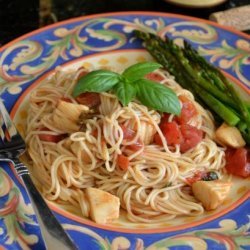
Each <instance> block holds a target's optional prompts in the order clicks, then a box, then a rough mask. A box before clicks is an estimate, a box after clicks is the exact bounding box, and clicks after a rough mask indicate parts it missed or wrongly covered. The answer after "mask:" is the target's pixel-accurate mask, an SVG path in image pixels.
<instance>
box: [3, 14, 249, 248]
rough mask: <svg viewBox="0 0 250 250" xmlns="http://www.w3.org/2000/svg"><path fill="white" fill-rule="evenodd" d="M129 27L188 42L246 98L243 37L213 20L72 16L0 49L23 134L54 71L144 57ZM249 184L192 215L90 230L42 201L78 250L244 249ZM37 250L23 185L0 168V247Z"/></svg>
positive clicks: (8, 100)
mask: <svg viewBox="0 0 250 250" xmlns="http://www.w3.org/2000/svg"><path fill="white" fill-rule="evenodd" d="M134 29H141V30H144V31H147V32H156V33H157V34H159V35H160V36H164V35H165V34H167V35H168V36H169V37H171V38H173V39H174V40H175V41H176V42H177V43H178V42H180V41H181V40H182V39H186V40H188V41H189V42H190V43H191V44H192V45H193V46H194V47H195V48H197V49H198V51H199V52H200V53H201V54H202V55H203V56H204V57H205V58H206V59H207V60H209V61H210V62H211V63H213V64H214V65H216V66H217V67H219V68H221V69H222V70H223V72H224V73H225V75H226V76H227V77H228V78H229V79H230V80H231V81H232V82H233V83H235V86H236V87H237V88H238V89H239V90H240V91H241V93H242V97H243V98H245V99H247V100H249V94H250V38H249V36H248V35H246V34H243V33H240V32H237V31H233V30H230V29H229V28H226V27H222V26H219V25H217V24H215V23H212V22H209V21H204V20H201V19H196V18H191V17H187V16H181V15H175V14H166V13H154V12H124V13H107V14H101V15H93V16H86V17H79V18H75V19H71V20H68V21H64V22H60V23H57V24H54V25H51V26H47V27H45V28H42V29H39V30H37V31H34V32H32V33H29V34H27V35H24V36H22V37H20V38H18V39H16V40H14V41H12V42H10V43H9V44H7V45H5V46H3V47H2V48H0V98H1V99H2V100H3V101H4V104H5V105H6V107H7V109H8V110H9V112H10V114H11V117H12V118H13V119H14V121H15V123H16V126H17V128H18V130H19V131H20V133H23V131H24V126H25V118H26V116H27V106H28V96H29V93H30V91H31V90H32V89H33V88H35V87H37V86H39V85H40V84H42V83H43V82H44V81H45V80H46V79H47V77H49V76H50V75H51V74H52V73H53V70H54V69H55V68H56V67H57V66H59V65H60V66H61V67H62V69H63V70H64V69H66V70H67V69H69V68H73V69H74V68H77V67H79V66H84V67H86V68H89V69H93V68H97V67H100V66H105V67H111V68H112V67H116V68H118V69H122V68H125V67H127V66H129V65H131V64H133V63H136V62H140V61H145V60H152V58H151V56H150V55H149V54H148V53H147V52H146V51H145V50H144V49H143V46H142V44H141V42H140V41H138V40H137V39H135V37H134V36H133V30H134ZM249 190H250V182H249V178H248V179H244V180H243V179H237V178H235V179H234V188H233V190H232V194H231V196H230V197H229V198H228V199H227V200H226V201H224V202H223V204H222V205H221V207H220V209H218V210H216V211H214V212H209V213H206V214H205V215H204V216H201V217H199V218H193V217H185V218H179V219H177V220H174V221H170V222H166V223H165V222H162V223H161V224H157V225H144V224H132V223H131V222H127V221H126V220H125V219H124V218H122V219H121V220H119V221H118V222H115V223H113V224H111V225H104V226H101V225H97V224H95V223H93V222H91V221H89V220H88V219H84V218H81V217H80V216H78V215H73V214H71V213H69V212H67V211H64V210H63V209H61V208H60V207H58V206H57V205H56V204H52V203H49V205H50V207H51V209H52V210H53V211H54V213H55V215H56V217H57V218H58V220H59V221H60V222H61V223H62V225H63V227H64V228H65V229H66V230H67V231H68V233H69V234H70V236H71V237H72V239H73V240H74V242H75V243H76V245H77V246H78V248H79V249H88V250H91V249H94V250H95V249H97V250H98V249H102V250H104V249H105V250H106V249H107V250H111V249H112V250H122V249H123V250H125V249H131V250H143V249H147V250H153V249H154V250H160V249H161V250H163V249H194V250H196V249H197V250H198V249H199V250H205V249H230V250H233V249H250V234H249V229H250V220H249V219H250V200H249V196H250V191H249ZM2 249H45V247H44V244H43V241H42V238H41V234H40V230H39V226H38V224H37V221H36V218H35V215H34V212H33V210H32V207H31V204H30V201H29V199H28V196H27V193H26V191H25V188H24V187H23V185H22V183H21V182H20V180H19V179H18V177H17V176H16V175H15V172H14V170H13V168H12V166H9V165H8V164H5V163H0V250H2Z"/></svg>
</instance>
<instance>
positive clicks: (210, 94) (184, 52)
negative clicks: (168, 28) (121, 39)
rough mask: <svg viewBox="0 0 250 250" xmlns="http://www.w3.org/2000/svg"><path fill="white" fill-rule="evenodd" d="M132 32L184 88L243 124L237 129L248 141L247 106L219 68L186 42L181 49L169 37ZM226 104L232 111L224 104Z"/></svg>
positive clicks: (229, 120)
mask: <svg viewBox="0 0 250 250" xmlns="http://www.w3.org/2000/svg"><path fill="white" fill-rule="evenodd" d="M135 34H136V36H137V37H138V38H141V39H142V40H143V41H144V43H145V47H146V48H147V49H148V51H149V52H150V53H151V55H152V56H153V57H155V59H156V60H157V61H159V62H160V63H161V64H162V65H163V66H164V67H166V68H167V69H168V71H169V72H170V73H171V74H173V75H174V76H175V77H176V80H177V81H178V82H179V83H180V84H181V85H182V86H183V87H184V88H187V89H189V90H191V91H192V92H193V93H194V94H195V97H196V98H197V97H199V99H202V101H203V102H205V103H206V104H207V106H209V108H210V109H212V110H213V111H214V112H215V113H217V115H219V116H220V117H221V118H222V119H223V120H224V121H226V122H227V123H228V124H229V125H232V126H234V125H237V124H238V123H239V122H241V125H242V124H245V125H244V126H240V128H239V129H240V131H241V132H242V135H243V136H244V137H245V139H246V141H247V142H248V144H250V126H249V124H250V123H249V121H250V119H249V117H250V113H249V111H248V107H247V105H245V103H244V102H243V101H242V100H241V98H240V97H239V95H238V93H237V92H236V91H235V90H234V88H233V86H232V84H231V83H230V82H228V81H227V79H226V78H225V77H224V75H223V74H222V73H221V72H220V71H218V70H217V69H216V68H215V67H214V66H212V65H211V64H209V63H208V62H207V61H206V60H205V59H204V58H203V57H201V56H199V54H198V53H197V52H196V51H195V50H194V49H192V48H191V46H190V45H189V44H187V42H186V43H185V47H184V49H181V48H180V47H178V46H177V45H175V44H173V42H172V41H171V40H169V39H167V41H163V40H162V39H161V38H160V37H158V36H156V35H154V34H147V33H144V32H142V31H138V30H137V31H135ZM227 90H229V91H228V92H229V94H227ZM198 101H199V100H198ZM228 104H229V105H230V106H231V107H232V108H234V109H235V110H234V109H232V108H230V107H227V105H228ZM242 118H243V119H242ZM243 127H244V129H243Z"/></svg>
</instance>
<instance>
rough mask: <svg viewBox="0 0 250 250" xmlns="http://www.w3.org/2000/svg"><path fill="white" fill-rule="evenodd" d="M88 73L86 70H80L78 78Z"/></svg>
mask: <svg viewBox="0 0 250 250" xmlns="http://www.w3.org/2000/svg"><path fill="white" fill-rule="evenodd" d="M81 69H84V67H81ZM88 73H89V71H87V70H85V71H82V72H81V73H80V74H79V76H78V79H80V78H82V77H83V76H86V75H87V74H88Z"/></svg>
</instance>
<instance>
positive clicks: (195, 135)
mask: <svg viewBox="0 0 250 250" xmlns="http://www.w3.org/2000/svg"><path fill="white" fill-rule="evenodd" d="M180 130H181V133H182V136H183V141H182V143H181V144H180V150H181V152H182V153H185V152H186V151H188V150H189V149H191V148H194V147H195V146H196V145H197V144H198V143H199V142H201V140H202V137H203V132H202V130H200V129H198V128H196V127H194V126H191V125H188V124H182V125H181V126H180Z"/></svg>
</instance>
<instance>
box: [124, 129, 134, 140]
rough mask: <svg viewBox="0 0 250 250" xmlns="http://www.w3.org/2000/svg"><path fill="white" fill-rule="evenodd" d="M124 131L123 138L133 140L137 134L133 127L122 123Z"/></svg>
mask: <svg viewBox="0 0 250 250" xmlns="http://www.w3.org/2000/svg"><path fill="white" fill-rule="evenodd" d="M121 128H122V131H123V139H125V140H132V139H133V138H134V136H135V131H134V130H133V129H131V128H128V127H126V126H125V125H121Z"/></svg>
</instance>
